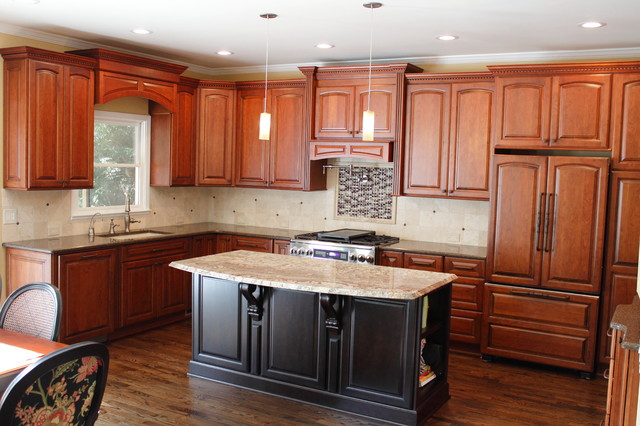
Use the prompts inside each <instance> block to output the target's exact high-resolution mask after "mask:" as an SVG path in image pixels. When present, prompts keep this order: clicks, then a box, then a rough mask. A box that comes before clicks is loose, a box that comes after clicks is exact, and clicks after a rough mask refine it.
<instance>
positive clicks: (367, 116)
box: [362, 2, 382, 141]
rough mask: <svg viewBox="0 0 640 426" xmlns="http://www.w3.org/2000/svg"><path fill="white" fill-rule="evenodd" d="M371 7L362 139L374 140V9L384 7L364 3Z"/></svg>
mask: <svg viewBox="0 0 640 426" xmlns="http://www.w3.org/2000/svg"><path fill="white" fill-rule="evenodd" d="M363 6H364V7H366V8H367V9H371V25H370V27H371V28H370V33H369V89H368V90H367V110H366V111H363V113H362V140H363V141H372V140H373V137H374V133H375V123H374V122H375V119H374V115H375V114H374V113H373V111H371V62H372V54H373V9H378V8H380V7H382V3H377V2H371V3H365V4H363Z"/></svg>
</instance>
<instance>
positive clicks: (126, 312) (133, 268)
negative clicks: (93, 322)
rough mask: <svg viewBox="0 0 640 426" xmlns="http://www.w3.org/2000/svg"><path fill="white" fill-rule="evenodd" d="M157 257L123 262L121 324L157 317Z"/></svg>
mask: <svg viewBox="0 0 640 426" xmlns="http://www.w3.org/2000/svg"><path fill="white" fill-rule="evenodd" d="M156 263H157V261H156V260H155V259H145V260H138V261H133V262H124V263H123V264H122V274H121V279H120V326H127V325H132V324H136V323H139V322H143V321H149V320H152V319H155V317H156V310H157V308H156V306H157V299H158V296H157V295H156V293H155V291H154V288H155V287H156V286H155V285H154V269H155V268H157V265H156Z"/></svg>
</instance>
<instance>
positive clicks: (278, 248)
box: [273, 240, 291, 255]
mask: <svg viewBox="0 0 640 426" xmlns="http://www.w3.org/2000/svg"><path fill="white" fill-rule="evenodd" d="M289 246H291V242H290V241H289V240H273V252H274V253H277V254H284V255H288V254H289Z"/></svg>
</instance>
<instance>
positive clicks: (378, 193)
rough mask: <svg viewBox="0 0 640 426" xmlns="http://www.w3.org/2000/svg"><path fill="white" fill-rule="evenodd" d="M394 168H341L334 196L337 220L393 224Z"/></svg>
mask: <svg viewBox="0 0 640 426" xmlns="http://www.w3.org/2000/svg"><path fill="white" fill-rule="evenodd" d="M392 193H393V168H391V167H363V166H356V167H352V168H346V167H344V168H340V169H339V170H338V191H337V196H336V219H340V218H345V219H360V220H363V221H366V220H369V219H371V220H374V221H376V222H387V223H393V221H394V219H395V211H394V210H395V209H394V207H395V203H394V200H393V197H392V196H391V194H392Z"/></svg>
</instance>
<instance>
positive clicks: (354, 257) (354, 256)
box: [349, 253, 358, 262]
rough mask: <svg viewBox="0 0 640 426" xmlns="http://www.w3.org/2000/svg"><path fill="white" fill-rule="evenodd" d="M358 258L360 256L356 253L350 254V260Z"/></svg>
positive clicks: (353, 260)
mask: <svg viewBox="0 0 640 426" xmlns="http://www.w3.org/2000/svg"><path fill="white" fill-rule="evenodd" d="M357 258H358V256H356V255H355V254H353V253H351V254H350V255H349V260H350V261H352V262H355V261H356V259H357Z"/></svg>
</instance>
